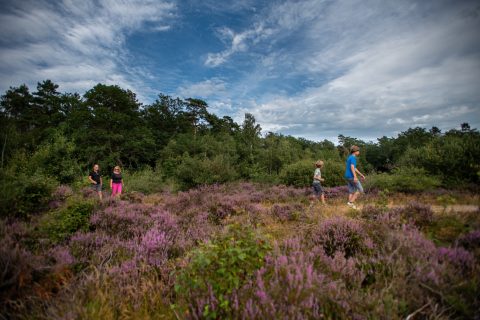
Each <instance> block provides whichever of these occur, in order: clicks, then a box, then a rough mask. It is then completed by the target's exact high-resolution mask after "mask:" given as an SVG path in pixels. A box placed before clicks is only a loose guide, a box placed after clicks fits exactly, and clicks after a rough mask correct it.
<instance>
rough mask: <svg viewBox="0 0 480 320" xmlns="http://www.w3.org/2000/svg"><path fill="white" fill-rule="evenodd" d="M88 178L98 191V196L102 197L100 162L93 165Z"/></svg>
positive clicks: (93, 187)
mask: <svg viewBox="0 0 480 320" xmlns="http://www.w3.org/2000/svg"><path fill="white" fill-rule="evenodd" d="M88 180H89V181H90V183H91V184H92V189H93V190H95V191H97V193H98V197H99V198H100V200H101V199H102V185H103V180H102V174H101V173H100V166H99V165H98V164H95V165H93V171H92V172H90V174H89V175H88Z"/></svg>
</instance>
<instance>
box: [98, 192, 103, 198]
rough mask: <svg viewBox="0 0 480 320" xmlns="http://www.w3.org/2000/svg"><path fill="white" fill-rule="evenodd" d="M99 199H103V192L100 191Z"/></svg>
mask: <svg viewBox="0 0 480 320" xmlns="http://www.w3.org/2000/svg"><path fill="white" fill-rule="evenodd" d="M98 197H99V198H100V200H102V199H103V194H102V190H100V191H98Z"/></svg>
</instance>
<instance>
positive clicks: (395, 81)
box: [0, 0, 480, 141]
mask: <svg viewBox="0 0 480 320" xmlns="http://www.w3.org/2000/svg"><path fill="white" fill-rule="evenodd" d="M0 5H1V7H0V8H1V10H0V90H1V91H2V92H5V90H6V89H8V88H9V87H10V86H18V85H20V84H22V83H26V84H27V85H29V86H30V88H31V89H32V91H34V89H35V86H36V83H37V82H38V81H42V80H44V79H51V80H52V81H54V82H55V83H57V84H59V85H60V90H61V91H63V92H79V93H81V94H83V93H84V92H85V90H88V89H90V88H92V87H93V86H94V85H95V84H97V83H107V84H118V85H120V86H121V87H123V88H128V89H131V90H133V91H134V92H136V93H137V96H138V98H139V100H140V101H141V102H143V103H144V104H148V103H151V102H152V101H154V100H155V98H156V96H157V95H158V94H159V93H164V94H169V95H172V96H180V97H183V98H187V97H196V98H202V99H204V100H206V101H207V102H208V103H209V106H210V110H211V111H212V112H214V113H216V114H218V115H219V116H223V115H229V116H231V117H232V118H234V119H235V120H236V121H237V122H241V121H242V119H243V116H244V113H245V112H250V113H252V114H253V115H254V116H255V117H256V119H257V121H258V122H259V123H260V124H261V126H262V128H263V131H264V132H267V131H274V132H280V133H283V134H290V135H294V136H301V137H305V138H308V139H312V140H323V139H325V138H326V139H330V140H334V141H335V140H336V137H337V136H338V134H344V135H349V136H353V137H357V138H362V139H366V140H374V139H375V138H377V137H381V136H383V135H387V136H394V135H396V134H397V133H399V132H401V131H404V130H406V129H408V128H409V127H414V126H421V127H426V128H430V127H431V126H434V125H435V126H438V127H440V128H441V129H444V130H445V129H450V128H455V127H459V125H460V123H462V122H469V123H470V124H471V126H472V127H477V128H479V127H480V32H479V30H480V2H478V1H453V0H451V1H443V0H435V1H411V0H402V1H391V0H362V1H359V0H358V1H354V0H349V1H320V0H305V1H250V0H244V1H242V0H237V1H212V0H205V1H193V0H178V1H163V0H158V1H156V0H96V1H93V0H85V1H75V0H58V1H45V0H35V1H28V0H24V1H13V0H11V1H1V0H0Z"/></svg>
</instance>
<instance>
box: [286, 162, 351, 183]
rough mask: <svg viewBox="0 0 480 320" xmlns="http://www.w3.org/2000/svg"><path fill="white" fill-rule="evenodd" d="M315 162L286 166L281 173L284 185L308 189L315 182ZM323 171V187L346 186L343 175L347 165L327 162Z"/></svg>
mask: <svg viewBox="0 0 480 320" xmlns="http://www.w3.org/2000/svg"><path fill="white" fill-rule="evenodd" d="M314 163H315V161H314V160H300V161H297V162H295V163H292V164H290V165H288V166H285V167H284V168H283V170H282V171H281V173H280V180H281V182H282V183H284V184H286V185H290V186H295V187H306V186H309V185H311V184H312V182H313V172H314V171H315V166H314ZM324 163H325V164H324V166H323V168H322V169H321V170H322V177H323V178H324V179H325V181H324V182H322V185H323V186H325V187H334V186H339V185H343V184H345V180H344V179H343V175H344V172H345V165H344V164H343V163H342V162H339V161H335V160H325V161H324Z"/></svg>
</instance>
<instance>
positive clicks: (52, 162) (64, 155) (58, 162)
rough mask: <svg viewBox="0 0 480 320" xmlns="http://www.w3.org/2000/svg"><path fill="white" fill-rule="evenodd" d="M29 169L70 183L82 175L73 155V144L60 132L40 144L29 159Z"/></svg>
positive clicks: (61, 181)
mask: <svg viewBox="0 0 480 320" xmlns="http://www.w3.org/2000/svg"><path fill="white" fill-rule="evenodd" d="M27 167H28V168H29V171H40V172H43V173H45V174H46V175H49V176H52V177H55V179H56V180H57V181H59V182H60V183H64V184H67V183H72V182H73V181H75V180H76V179H78V177H81V176H82V171H81V168H80V166H79V165H78V162H77V159H76V155H75V144H74V143H73V142H72V141H70V140H68V139H67V138H66V137H65V136H63V135H62V134H61V133H57V134H55V135H54V136H53V138H52V139H51V141H49V142H46V143H44V144H43V145H41V146H40V147H39V148H38V149H37V151H35V153H34V154H33V155H32V157H31V158H30V159H29V161H28V164H27Z"/></svg>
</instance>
